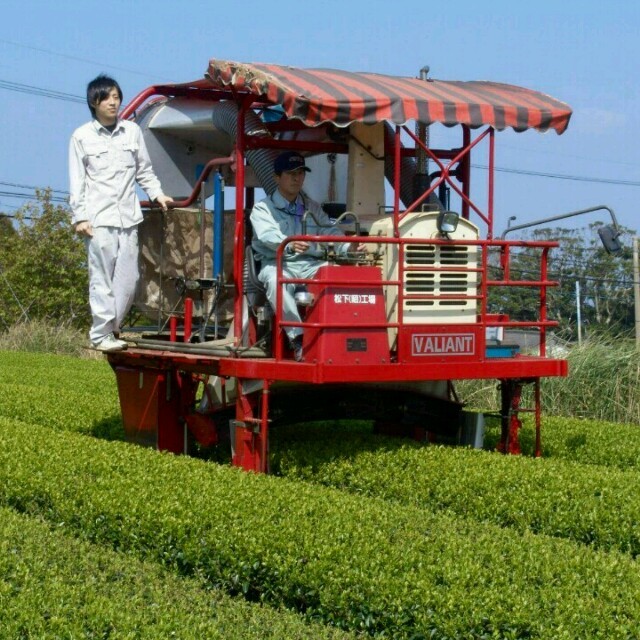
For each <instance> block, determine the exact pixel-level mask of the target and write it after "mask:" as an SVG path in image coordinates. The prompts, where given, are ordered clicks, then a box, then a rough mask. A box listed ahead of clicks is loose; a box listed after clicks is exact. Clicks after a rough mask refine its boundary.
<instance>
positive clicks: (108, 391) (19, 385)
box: [0, 351, 124, 439]
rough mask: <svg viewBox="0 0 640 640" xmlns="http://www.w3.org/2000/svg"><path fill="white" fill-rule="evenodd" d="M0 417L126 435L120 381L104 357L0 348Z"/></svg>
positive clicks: (109, 435) (103, 434)
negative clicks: (121, 412)
mask: <svg viewBox="0 0 640 640" xmlns="http://www.w3.org/2000/svg"><path fill="white" fill-rule="evenodd" d="M0 371H2V376H1V377H0V416H6V417H8V418H16V419H18V420H23V421H25V422H30V423H33V424H40V425H43V426H47V427H52V428H54V429H59V430H68V431H79V432H82V433H87V434H91V435H95V436H99V437H102V438H107V439H122V438H123V437H124V430H123V428H122V419H121V417H120V404H119V401H118V391H117V387H116V380H115V376H114V374H113V371H112V370H111V367H109V365H108V364H107V362H106V361H99V360H98V361H96V360H81V359H79V358H72V357H68V356H53V355H49V354H33V353H20V352H12V351H0Z"/></svg>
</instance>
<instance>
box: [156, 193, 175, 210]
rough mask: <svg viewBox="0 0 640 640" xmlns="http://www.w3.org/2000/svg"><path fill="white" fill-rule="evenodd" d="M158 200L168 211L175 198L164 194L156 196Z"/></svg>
mask: <svg viewBox="0 0 640 640" xmlns="http://www.w3.org/2000/svg"><path fill="white" fill-rule="evenodd" d="M156 202H157V203H158V204H159V205H160V207H161V208H162V210H163V211H166V210H167V209H168V208H169V205H172V204H173V198H172V197H171V196H165V195H164V194H162V195H161V196H158V197H157V198H156Z"/></svg>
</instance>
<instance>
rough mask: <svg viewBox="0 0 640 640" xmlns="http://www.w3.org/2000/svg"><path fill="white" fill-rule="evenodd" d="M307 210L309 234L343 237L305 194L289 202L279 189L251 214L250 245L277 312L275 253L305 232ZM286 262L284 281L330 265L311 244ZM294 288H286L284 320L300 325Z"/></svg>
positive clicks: (294, 330)
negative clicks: (303, 227)
mask: <svg viewBox="0 0 640 640" xmlns="http://www.w3.org/2000/svg"><path fill="white" fill-rule="evenodd" d="M305 211H309V212H310V213H309V214H307V216H306V219H305V220H306V234H308V235H318V236H321V235H322V236H326V235H344V232H343V231H341V230H340V229H338V228H336V227H335V226H334V225H333V224H332V222H331V219H330V218H329V216H327V214H326V213H325V212H324V211H323V210H322V208H321V207H320V205H319V204H318V203H317V202H315V201H313V200H311V199H309V198H307V197H306V196H304V195H303V194H299V195H298V197H297V198H296V200H295V202H293V203H290V202H289V201H288V200H287V199H286V198H284V197H283V196H282V194H281V193H280V192H279V191H278V190H277V189H276V191H275V192H274V193H273V194H272V195H271V196H269V197H267V198H265V199H264V200H261V201H260V202H258V203H257V204H255V205H254V207H253V209H252V211H251V224H252V226H253V240H252V242H251V246H252V247H253V251H254V254H255V256H256V259H257V260H259V262H260V273H259V275H258V278H259V279H260V281H261V282H262V283H263V284H264V285H265V288H266V290H267V298H268V300H269V302H270V303H271V306H272V307H273V309H274V310H275V308H276V250H277V248H278V247H279V246H280V244H281V243H282V241H283V240H284V239H285V238H288V237H289V236H293V235H300V234H301V233H302V216H303V215H304V213H305ZM311 214H313V216H312V215H311ZM314 217H315V219H316V220H317V222H316V220H314ZM348 246H349V244H348V243H341V244H340V245H338V246H337V247H336V251H337V252H340V253H344V252H346V250H347V248H348ZM283 260H284V261H283V276H284V277H285V278H312V277H313V276H314V275H315V273H316V271H317V270H318V269H319V268H320V267H321V266H322V265H325V264H327V262H326V261H325V260H324V253H323V251H322V247H319V246H318V245H317V244H315V243H312V244H311V246H310V247H309V249H307V251H305V252H304V253H292V252H290V251H285V253H284V254H283ZM294 289H295V285H294V284H288V285H286V286H284V287H283V300H282V310H283V318H282V319H283V320H286V321H289V322H300V321H301V320H300V314H299V313H298V308H297V306H296V303H295V300H294V297H293V293H294ZM301 333H302V329H301V328H300V327H287V328H286V334H287V336H288V337H289V339H290V340H293V339H294V338H295V337H296V336H298V335H300V334H301Z"/></svg>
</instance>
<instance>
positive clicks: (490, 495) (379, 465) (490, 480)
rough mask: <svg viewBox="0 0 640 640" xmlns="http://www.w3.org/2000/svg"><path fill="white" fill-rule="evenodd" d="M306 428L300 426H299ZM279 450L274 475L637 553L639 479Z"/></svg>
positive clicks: (546, 466)
mask: <svg viewBox="0 0 640 640" xmlns="http://www.w3.org/2000/svg"><path fill="white" fill-rule="evenodd" d="M299 429H300V427H299ZM281 448H282V449H284V450H283V451H281V450H280V448H279V447H276V450H275V452H274V460H275V464H274V471H276V472H278V473H280V474H281V475H284V476H286V477H288V478H291V479H297V480H310V481H313V482H316V483H320V484H323V485H325V486H332V487H336V488H340V489H346V490H348V491H350V492H352V493H356V494H364V495H367V496H373V497H379V498H384V499H385V500H391V501H394V502H398V503H400V504H404V505H415V506H418V507H420V508H421V509H426V510H429V511H434V512H438V511H446V512H449V513H455V514H456V515H458V516H463V517H468V518H472V519H474V520H477V521H481V522H494V523H496V524H498V525H501V526H505V527H511V528H514V529H516V530H518V531H527V530H528V531H532V532H534V533H545V534H547V535H550V536H557V537H563V538H569V539H571V540H575V541H577V542H582V543H585V544H591V545H594V546H596V547H600V548H604V549H618V550H620V551H623V552H625V553H629V554H631V555H632V556H634V557H635V556H637V555H638V554H639V553H640V527H638V523H639V522H640V497H639V496H640V474H638V472H637V471H636V470H634V469H632V470H622V469H617V468H615V467H602V466H598V467H594V466H589V465H583V464H576V463H573V462H568V461H566V460H561V459H535V458H530V457H516V456H505V455H501V454H498V453H489V452H485V451H477V450H473V449H463V448H451V447H448V448H445V447H439V446H429V445H425V446H419V445H416V444H410V443H406V444H404V445H402V444H400V441H398V443H390V442H389V441H388V439H383V440H379V442H378V448H377V449H375V450H373V449H370V450H368V451H367V450H363V449H362V448H360V449H350V448H349V446H348V444H347V446H346V449H347V450H350V451H351V454H350V455H348V456H346V457H343V452H344V451H345V443H344V442H343V441H342V439H335V440H332V441H329V440H325V441H324V442H323V444H321V445H318V449H319V453H317V454H315V455H314V451H315V449H314V447H310V446H309V441H308V439H306V438H301V439H300V441H298V442H297V443H296V444H293V443H292V442H291V441H290V440H289V441H288V442H287V445H286V447H285V445H284V444H282V445H281Z"/></svg>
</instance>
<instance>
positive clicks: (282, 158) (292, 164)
mask: <svg viewBox="0 0 640 640" xmlns="http://www.w3.org/2000/svg"><path fill="white" fill-rule="evenodd" d="M297 169H304V170H305V171H311V169H309V167H307V165H306V164H305V162H304V158H303V157H302V156H301V155H300V154H299V153H298V152H297V151H285V152H284V153H281V154H280V155H279V156H278V157H277V158H276V159H275V161H274V163H273V172H274V173H275V174H276V175H280V174H281V173H282V172H283V171H296V170H297Z"/></svg>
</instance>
